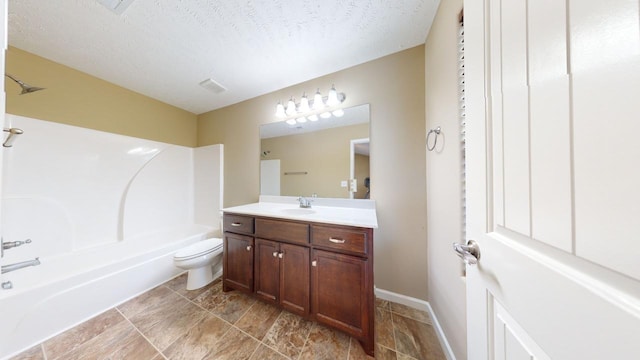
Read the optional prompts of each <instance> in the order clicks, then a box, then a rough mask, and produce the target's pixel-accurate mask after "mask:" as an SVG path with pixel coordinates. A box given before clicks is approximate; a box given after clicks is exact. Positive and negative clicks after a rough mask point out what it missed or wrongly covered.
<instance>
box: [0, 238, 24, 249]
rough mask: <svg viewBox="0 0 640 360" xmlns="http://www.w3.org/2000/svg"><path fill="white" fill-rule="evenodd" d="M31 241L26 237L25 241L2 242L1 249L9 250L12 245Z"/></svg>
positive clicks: (15, 245)
mask: <svg viewBox="0 0 640 360" xmlns="http://www.w3.org/2000/svg"><path fill="white" fill-rule="evenodd" d="M29 243H31V239H27V240H25V241H7V242H3V243H2V250H9V249H11V248H14V247H18V246H20V245H24V244H29Z"/></svg>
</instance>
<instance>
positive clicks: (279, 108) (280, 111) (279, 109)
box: [276, 101, 287, 118]
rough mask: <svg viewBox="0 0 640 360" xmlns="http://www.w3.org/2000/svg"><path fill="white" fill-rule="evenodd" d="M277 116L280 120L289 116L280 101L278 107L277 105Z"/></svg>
mask: <svg viewBox="0 0 640 360" xmlns="http://www.w3.org/2000/svg"><path fill="white" fill-rule="evenodd" d="M276 116H277V117H279V118H284V117H286V116H287V114H286V113H285V112H284V105H282V103H281V102H280V101H278V105H276Z"/></svg>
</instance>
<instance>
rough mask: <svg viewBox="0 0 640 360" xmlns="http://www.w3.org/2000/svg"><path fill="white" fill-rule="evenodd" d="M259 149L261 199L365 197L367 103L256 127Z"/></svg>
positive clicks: (368, 188) (367, 146) (366, 176)
mask: <svg viewBox="0 0 640 360" xmlns="http://www.w3.org/2000/svg"><path fill="white" fill-rule="evenodd" d="M338 115H339V114H338ZM260 149H261V150H260V194H261V195H281V196H300V195H302V196H313V195H316V196H318V197H324V198H352V199H367V198H369V190H370V184H371V182H370V176H369V104H365V105H359V106H354V107H351V108H347V109H344V114H343V115H342V116H339V117H338V116H331V117H329V118H319V119H318V120H317V121H306V122H304V123H299V122H298V123H296V124H295V125H290V124H288V123H286V122H285V121H280V122H274V123H269V124H264V125H261V126H260Z"/></svg>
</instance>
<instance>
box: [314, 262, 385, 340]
mask: <svg viewBox="0 0 640 360" xmlns="http://www.w3.org/2000/svg"><path fill="white" fill-rule="evenodd" d="M312 255H313V256H312V257H311V258H312V266H311V293H312V300H311V311H312V313H313V315H314V317H315V318H316V320H318V321H319V322H322V323H325V324H327V325H330V326H333V327H335V328H337V329H340V330H342V331H344V332H346V333H349V334H351V335H353V336H354V337H358V338H364V337H366V336H368V325H369V323H368V322H369V321H372V320H373V319H371V320H370V319H369V317H368V316H367V309H368V308H369V303H368V300H367V287H366V278H367V277H366V268H367V261H368V260H367V259H362V258H359V257H356V256H349V255H343V254H336V253H331V252H328V251H322V250H313V254H312Z"/></svg>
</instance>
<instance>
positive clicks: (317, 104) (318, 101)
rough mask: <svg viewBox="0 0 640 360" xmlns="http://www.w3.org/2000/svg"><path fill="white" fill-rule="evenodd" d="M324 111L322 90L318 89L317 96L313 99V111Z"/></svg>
mask: <svg viewBox="0 0 640 360" xmlns="http://www.w3.org/2000/svg"><path fill="white" fill-rule="evenodd" d="M322 109H324V101H322V94H320V89H318V91H316V95H315V96H314V97H313V110H322Z"/></svg>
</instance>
